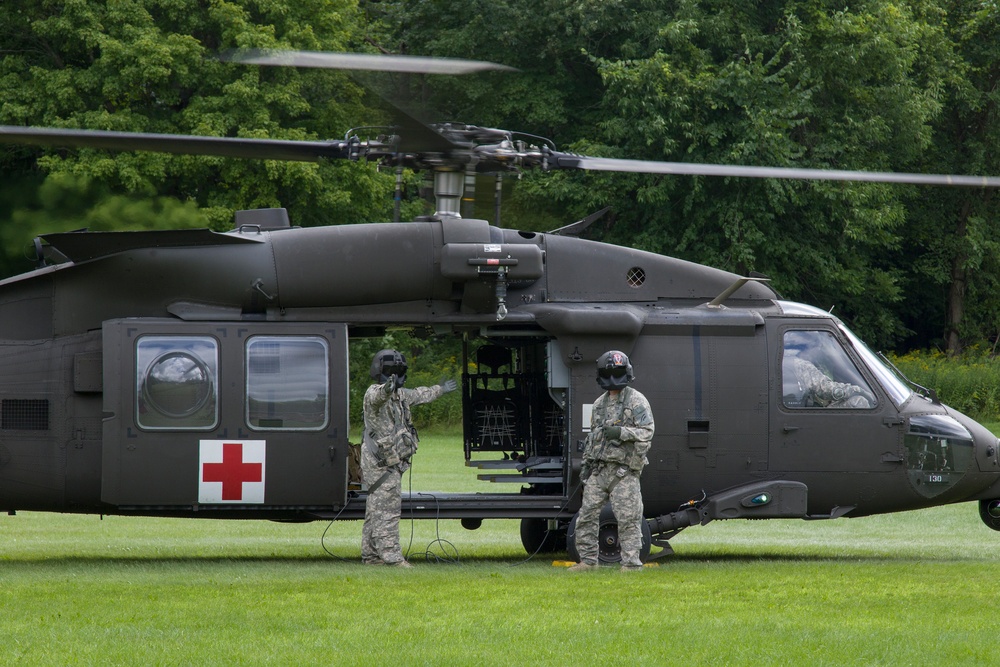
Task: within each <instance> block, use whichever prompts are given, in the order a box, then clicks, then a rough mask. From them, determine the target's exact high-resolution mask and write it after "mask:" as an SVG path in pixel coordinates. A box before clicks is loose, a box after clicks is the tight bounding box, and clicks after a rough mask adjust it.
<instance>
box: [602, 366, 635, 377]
mask: <svg viewBox="0 0 1000 667" xmlns="http://www.w3.org/2000/svg"><path fill="white" fill-rule="evenodd" d="M627 374H628V369H627V368H626V367H625V366H611V367H610V368H599V369H597V376H598V377H602V378H605V379H610V378H616V379H621V378H623V377H625V376H626V375H627Z"/></svg>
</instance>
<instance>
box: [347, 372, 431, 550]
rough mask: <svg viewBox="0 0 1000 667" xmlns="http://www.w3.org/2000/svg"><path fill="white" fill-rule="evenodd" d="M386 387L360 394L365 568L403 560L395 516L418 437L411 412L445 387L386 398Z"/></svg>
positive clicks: (405, 391) (376, 386)
mask: <svg viewBox="0 0 1000 667" xmlns="http://www.w3.org/2000/svg"><path fill="white" fill-rule="evenodd" d="M389 382H393V383H394V382H395V377H393V378H390V379H389V381H388V382H387V383H386V384H385V385H382V384H373V385H372V386H370V387H368V391H367V392H365V402H364V417H365V431H364V441H363V444H362V447H361V470H362V473H363V475H364V480H365V483H366V484H367V485H368V488H369V489H372V487H373V486H374V485H375V484H376V483H378V482H379V480H382V481H381V483H380V484H379V485H378V487H377V488H375V489H374V490H370V491H369V493H368V500H367V503H366V504H365V525H364V528H363V529H362V531H361V559H362V561H364V562H365V563H378V562H384V563H386V564H390V565H391V564H395V563H399V562H400V561H402V560H403V553H402V549H401V548H400V546H399V516H400V513H401V508H402V497H401V493H402V490H401V480H402V476H403V473H404V472H405V471H406V470H407V469H408V468H409V467H410V457H411V456H413V453H414V452H416V451H417V431H416V429H414V428H413V422H412V420H411V419H410V406H411V405H420V404H421V403H430V402H431V401H433V400H434V399H436V398H438V397H439V396H441V395H442V394H444V393H446V392H445V389H444V387H442V386H440V385H435V386H433V387H417V388H416V389H406V388H399V389H396V390H395V391H393V392H391V393H388V394H387V393H386V387H387V386H388V384H389Z"/></svg>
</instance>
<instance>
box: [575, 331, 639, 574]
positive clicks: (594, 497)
mask: <svg viewBox="0 0 1000 667" xmlns="http://www.w3.org/2000/svg"><path fill="white" fill-rule="evenodd" d="M634 379H635V376H634V375H633V374H632V364H631V362H629V359H628V357H627V356H626V355H625V353H624V352H619V351H618V350H610V351H608V352H605V353H604V354H602V355H601V357H600V358H599V359H598V360H597V383H598V384H599V385H601V387H602V388H603V389H604V390H605V392H604V393H603V394H601V396H600V397H598V399H597V400H596V401H594V408H593V412H592V414H591V418H590V433H589V435H588V436H587V441H586V444H585V446H584V450H583V467H582V468H581V470H580V479H582V480H583V482H584V487H583V504H582V506H581V507H580V512H579V513H578V514H577V519H576V545H577V551H578V552H579V554H580V562H579V563H577V564H576V565H574V566H572V567H571V568H569V569H570V570H577V571H579V570H589V569H593V568H596V567H597V532H598V522H599V521H600V516H601V509H602V508H603V507H604V505H605V503H607V502H608V500H609V499H610V500H611V509H612V510H613V511H614V513H615V519H616V520H617V521H618V537H619V543H620V544H621V553H622V565H621V568H622V570H624V571H629V570H641V569H642V561H641V560H640V559H639V553H640V551H641V549H642V521H643V515H642V491H641V489H640V486H639V475H640V474H641V473H642V469H643V466H645V465H646V464H647V463H648V461H647V459H646V452H648V451H649V447H650V445H651V444H652V442H651V441H652V439H653V429H654V425H653V413H652V411H651V410H650V407H649V402H648V401H647V400H646V397H645V396H643V395H642V393H640V392H639V391H637V390H635V389H633V388H632V387H629V386H628V385H629V383H631V382H632V380H634Z"/></svg>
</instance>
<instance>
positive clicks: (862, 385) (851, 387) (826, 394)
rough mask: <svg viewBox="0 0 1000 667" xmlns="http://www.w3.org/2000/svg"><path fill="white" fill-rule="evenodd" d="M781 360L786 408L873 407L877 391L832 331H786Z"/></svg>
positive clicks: (783, 399) (865, 408)
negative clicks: (875, 391) (869, 383)
mask: <svg viewBox="0 0 1000 667" xmlns="http://www.w3.org/2000/svg"><path fill="white" fill-rule="evenodd" d="M783 342H784V354H783V356H782V360H781V375H782V402H783V403H784V405H785V407H786V408H840V409H861V410H867V409H871V408H874V407H875V406H876V404H877V402H878V401H877V400H876V398H875V394H874V392H872V390H871V387H870V386H869V385H868V382H867V381H866V380H865V378H864V376H862V375H861V373H860V372H859V371H858V368H857V366H855V365H854V362H853V361H852V360H851V358H850V357H849V356H848V355H847V352H846V351H845V350H844V348H843V347H841V345H840V343H839V342H838V341H837V339H836V337H834V335H833V334H832V333H831V332H829V331H807V330H792V331H786V332H785V334H784V337H783Z"/></svg>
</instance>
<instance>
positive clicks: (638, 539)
mask: <svg viewBox="0 0 1000 667" xmlns="http://www.w3.org/2000/svg"><path fill="white" fill-rule="evenodd" d="M596 465H597V467H596V468H595V469H594V473H593V474H592V475H591V476H590V478H589V479H588V480H587V481H586V482H585V483H584V486H583V505H582V506H581V507H580V512H579V514H577V519H576V550H577V553H579V554H580V561H581V562H583V563H591V564H595V563H597V533H598V529H599V527H600V526H599V523H600V519H601V510H602V509H603V508H604V505H605V504H606V503H607V502H608V500H609V499H610V500H611V509H612V510H614V513H615V519H617V520H618V542H619V544H621V550H622V565H630V566H634V565H640V566H641V565H642V561H641V560H640V559H639V553H640V551H641V549H642V521H643V517H642V492H641V490H640V488H639V473H637V472H635V471H634V470H630V469H629V468H627V467H626V468H625V470H626V471H627V472H626V473H625V476H624V477H618V475H617V472H618V470H619V468H622V466H621V465H620V464H618V463H606V462H601V463H598V464H596ZM615 480H619V481H617V482H616V481H615ZM608 489H610V492H609V491H608Z"/></svg>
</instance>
